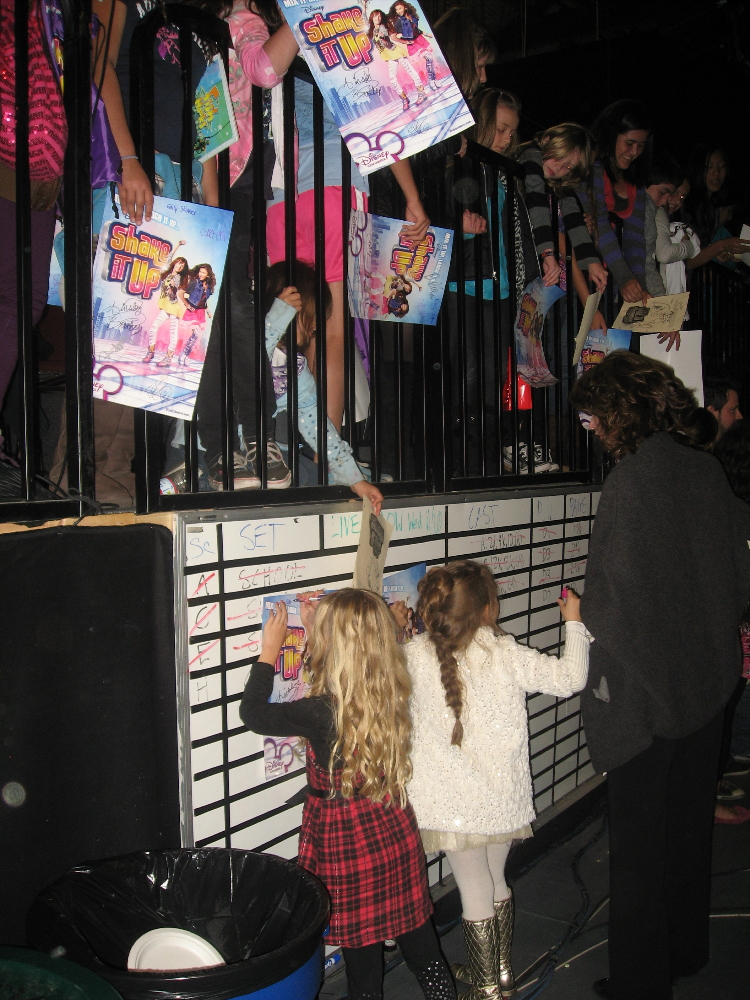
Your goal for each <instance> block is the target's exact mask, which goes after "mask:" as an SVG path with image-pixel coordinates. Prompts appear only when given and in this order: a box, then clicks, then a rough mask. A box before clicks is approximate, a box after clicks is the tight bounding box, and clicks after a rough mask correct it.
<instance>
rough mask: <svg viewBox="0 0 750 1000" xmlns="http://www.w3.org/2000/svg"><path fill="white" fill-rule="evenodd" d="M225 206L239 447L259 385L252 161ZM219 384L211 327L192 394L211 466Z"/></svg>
mask: <svg viewBox="0 0 750 1000" xmlns="http://www.w3.org/2000/svg"><path fill="white" fill-rule="evenodd" d="M229 205H230V208H231V209H232V211H233V212H234V220H233V223H232V232H231V235H230V237H229V248H228V251H227V263H226V266H227V270H228V272H229V276H230V279H231V298H230V301H229V308H230V319H231V324H232V341H231V344H232V392H233V397H234V398H233V411H234V413H233V416H234V421H233V423H234V430H235V435H234V436H235V442H234V447H235V448H237V447H238V445H239V443H240V442H239V441H238V439H237V435H236V428H237V424H238V423H240V424H242V436H243V438H244V440H245V441H248V442H249V441H255V440H256V419H255V407H256V398H257V389H256V387H257V386H258V384H259V383H258V374H259V373H258V371H257V366H256V363H255V354H256V347H255V304H254V301H253V296H252V292H251V291H250V279H249V277H248V273H247V269H248V264H249V260H250V242H251V232H252V221H253V185H252V161H251V164H250V165H249V166H248V168H247V169H246V170H245V172H244V173H243V175H242V176H241V177H240V178H238V180H237V181H236V183H235V184H234V185H233V186H232V188H231V189H230V192H229ZM223 294H224V293H223V292H222V295H223ZM265 357H266V354H265V350H264V352H263V359H264V363H263V365H262V368H261V372H260V377H261V378H262V379H263V380H264V381H265V383H266V390H265V414H266V427H267V434H266V436H267V438H272V437H273V421H272V416H273V412H274V410H275V409H276V400H275V398H274V393H273V383H272V381H271V368H270V366H269V365H268V364H267V363H265ZM221 384H222V380H221V356H220V351H219V335H218V331H217V330H216V329H214V330H213V331H212V334H211V338H210V340H209V342H208V348H207V349H206V361H205V363H204V365H203V374H202V376H201V383H200V387H199V389H198V397H197V399H196V413H197V417H198V433H199V435H200V438H201V444H202V445H203V447H204V448H205V450H206V463H207V464H208V465H209V466H211V465H213V464H214V463H215V462H216V460H217V459H218V457H219V456H220V455H221V451H222V434H221ZM230 461H231V455H230Z"/></svg>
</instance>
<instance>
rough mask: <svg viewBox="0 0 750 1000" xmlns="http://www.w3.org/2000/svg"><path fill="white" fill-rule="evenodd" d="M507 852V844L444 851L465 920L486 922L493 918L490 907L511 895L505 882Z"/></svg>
mask: <svg viewBox="0 0 750 1000" xmlns="http://www.w3.org/2000/svg"><path fill="white" fill-rule="evenodd" d="M509 850H510V842H508V843H507V844H486V845H485V846H484V847H472V848H470V849H469V850H468V851H446V852H445V853H446V856H447V858H448V863H449V864H450V866H451V871H452V872H453V875H454V877H455V879H456V885H457V886H458V891H459V892H460V894H461V908H462V910H463V918H464V920H487V918H488V917H492V916H494V915H495V908H494V906H493V905H492V904H493V903H494V902H495V901H497V902H499V901H500V900H501V899H507V898H508V896H510V889H509V888H508V886H507V884H506V882H505V861H506V859H507V857H508V851H509Z"/></svg>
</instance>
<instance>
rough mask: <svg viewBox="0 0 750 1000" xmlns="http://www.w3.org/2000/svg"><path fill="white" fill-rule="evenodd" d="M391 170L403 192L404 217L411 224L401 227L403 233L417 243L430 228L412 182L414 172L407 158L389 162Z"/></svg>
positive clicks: (415, 186)
mask: <svg viewBox="0 0 750 1000" xmlns="http://www.w3.org/2000/svg"><path fill="white" fill-rule="evenodd" d="M391 172H392V173H393V176H394V177H395V178H396V181H397V182H398V186H399V187H400V188H401V190H402V191H403V193H404V198H405V199H406V218H407V221H409V222H411V223H412V225H411V226H406V227H405V228H404V229H403V234H404V236H406V237H407V238H408V239H411V240H414V241H415V242H417V243H419V241H420V240H423V239H424V238H425V236H426V235H427V230H428V229H429V228H430V220H429V219H428V217H427V213H426V212H425V210H424V207H423V205H422V200H421V198H420V197H419V192H418V191H417V185H416V184H415V183H414V174H413V173H412V172H411V164H410V163H409V161H408V160H398V162H396V163H392V164H391Z"/></svg>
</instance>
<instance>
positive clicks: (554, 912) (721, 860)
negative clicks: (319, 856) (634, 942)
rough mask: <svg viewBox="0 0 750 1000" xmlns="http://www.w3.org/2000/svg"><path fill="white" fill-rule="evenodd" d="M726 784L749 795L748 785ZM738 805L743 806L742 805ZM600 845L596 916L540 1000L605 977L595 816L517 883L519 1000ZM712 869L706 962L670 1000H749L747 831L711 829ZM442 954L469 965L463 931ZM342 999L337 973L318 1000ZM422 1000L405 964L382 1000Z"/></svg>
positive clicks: (578, 996) (450, 904)
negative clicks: (708, 956) (577, 879)
mask: <svg viewBox="0 0 750 1000" xmlns="http://www.w3.org/2000/svg"><path fill="white" fill-rule="evenodd" d="M731 780H732V781H734V782H735V783H736V784H740V785H742V787H743V788H744V789H745V791H747V792H750V777H745V778H738V779H735V778H732V779H731ZM743 801H744V802H745V803H747V799H745V800H743ZM597 837H598V839H596V841H595V842H594V843H593V844H592V845H591V847H590V849H589V850H588V851H587V852H586V854H585V855H584V857H583V858H582V859H581V861H580V865H579V874H580V877H581V879H582V880H583V882H584V884H585V886H586V889H587V891H588V895H589V899H590V901H591V905H592V907H593V908H594V909H595V910H596V909H597V907H599V906H600V908H599V909H598V912H594V914H593V915H592V917H591V918H590V919H589V921H588V923H587V925H586V927H585V929H584V930H583V932H582V933H581V934H580V935H579V936H578V937H577V938H575V939H574V940H572V941H571V942H570V943H569V944H568V945H567V946H566V947H565V949H564V950H563V952H562V955H561V958H560V961H559V963H558V966H557V969H556V971H555V972H554V973H553V975H552V977H551V980H550V982H549V984H548V985H547V987H546V988H545V989H544V992H543V995H544V998H545V1000H589V998H591V1000H595V996H596V994H594V992H593V991H592V990H591V983H593V982H594V981H595V980H597V979H601V978H603V977H604V976H606V975H607V948H606V941H607V904H606V902H605V901H604V900H605V899H606V896H607V892H608V876H607V853H608V851H607V835H606V830H605V829H604V828H603V820H602V817H601V816H599V817H596V818H595V819H593V820H592V821H591V822H590V823H589V824H588V825H587V826H586V827H585V829H583V830H582V831H581V832H579V833H578V834H577V835H576V836H575V837H574V838H573V839H572V840H570V841H569V842H568V843H566V844H564V845H562V846H561V847H558V848H556V849H555V850H553V851H552V852H551V853H549V854H548V855H547V856H546V857H544V858H542V860H541V861H539V862H538V863H537V864H536V865H535V866H534V867H533V868H531V870H529V871H527V872H526V873H525V874H523V875H521V877H520V878H518V879H517V880H516V881H515V884H514V892H515V894H516V930H515V938H514V944H513V967H514V970H515V972H516V976H517V978H518V979H519V987H522V989H520V991H519V1000H522V997H523V993H524V992H525V988H526V987H529V986H531V985H532V984H534V983H535V982H536V980H537V977H538V975H539V973H540V971H541V967H536V966H535V963H536V961H537V960H538V959H539V957H540V956H542V955H544V953H545V952H546V951H547V950H548V949H549V948H551V947H552V946H554V945H555V944H556V943H557V942H558V941H560V940H561V939H562V938H563V937H564V935H565V934H566V931H567V930H568V927H569V923H570V921H572V920H573V918H574V917H575V916H576V914H577V913H578V912H579V910H580V909H581V906H582V902H583V899H582V895H581V891H580V888H579V887H578V886H577V885H576V883H575V881H574V878H573V875H572V871H571V864H572V861H573V858H574V857H575V855H576V854H577V852H578V851H580V850H581V848H583V847H584V846H585V845H586V844H588V843H589V842H590V841H591V840H592V839H594V838H597ZM713 864H714V867H713V870H714V873H715V877H714V883H713V894H712V900H711V910H712V913H713V914H714V918H713V919H712V922H711V932H712V933H711V961H710V963H709V964H708V965H707V966H706V968H705V969H703V970H702V971H701V972H700V973H699V974H698V975H697V976H693V977H692V978H690V979H685V980H682V981H680V982H678V983H677V984H676V985H675V988H674V1000H742V998H744V997H747V996H750V823H749V824H745V825H744V826H717V827H715V835H714V863H713ZM738 869H744V870H741V871H738ZM723 873H726V874H723ZM457 896H458V893H457V891H456V890H454V891H453V892H452V893H450V894H448V895H447V896H446V897H445V898H444V899H443V900H442V901H441V903H440V904H439V906H438V909H437V913H438V917H439V919H440V920H441V921H443V922H444V923H447V922H449V921H450V919H451V918H455V917H457V916H458V914H459V909H458V899H457ZM726 914H740V915H739V916H734V917H732V916H726ZM442 946H443V950H444V952H445V955H446V958H447V959H448V961H449V962H462V961H465V960H466V952H465V949H464V943H463V937H462V933H461V928H460V925H457V926H455V927H454V928H453V929H452V930H450V931H449V932H448V933H446V934H445V935H444V936H443V938H442ZM467 988H468V987H467ZM345 996H346V979H345V976H344V974H343V970H340V971H337V972H336V973H335V974H334V975H331V976H329V977H328V979H327V980H326V982H325V983H324V986H323V988H322V990H321V992H320V998H321V1000H334V998H336V1000H339V998H343V997H345ZM421 998H422V993H421V991H420V989H419V987H418V986H417V984H416V981H415V980H414V978H413V976H412V975H411V973H410V972H409V970H408V969H407V968H406V966H405V965H403V963H402V964H399V965H397V966H396V967H395V968H393V969H392V970H391V971H390V972H388V973H387V974H386V977H385V990H384V1000H421ZM634 1000H636V998H634Z"/></svg>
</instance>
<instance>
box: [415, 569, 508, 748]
mask: <svg viewBox="0 0 750 1000" xmlns="http://www.w3.org/2000/svg"><path fill="white" fill-rule="evenodd" d="M496 593H497V591H496V587H495V581H494V579H493V577H492V574H491V573H490V571H489V570H488V569H487V567H486V566H481V565H480V564H479V563H475V562H472V561H471V560H465V561H461V562H455V563H449V564H448V565H447V566H445V567H438V566H435V567H433V568H432V569H431V570H430V572H429V573H428V574H427V575H426V576H424V577H423V578H422V579H421V580H420V581H419V605H418V607H417V611H418V613H419V614H420V615H421V617H422V620H423V621H424V623H425V627H426V629H427V632H428V633H429V636H430V639H431V640H432V643H433V645H434V647H435V653H436V654H437V658H438V662H439V664H440V680H441V682H442V685H443V688H444V689H445V703H446V705H447V706H448V708H450V709H451V711H452V712H453V715H454V716H455V720H456V721H455V723H454V725H453V733H452V735H451V745H452V746H459V747H460V746H461V742H462V740H463V736H464V727H463V723H462V722H461V713H462V711H463V696H464V685H463V681H462V680H461V674H460V671H459V667H458V660H457V654H459V653H462V652H463V651H464V650H465V649H466V648H467V647H468V645H469V643H470V642H471V641H472V639H473V638H474V634H475V632H476V631H477V629H478V628H479V627H480V625H481V624H482V620H483V617H484V612H485V609H486V608H487V606H488V605H491V603H492V602H493V601H496V600H497V598H496Z"/></svg>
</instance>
